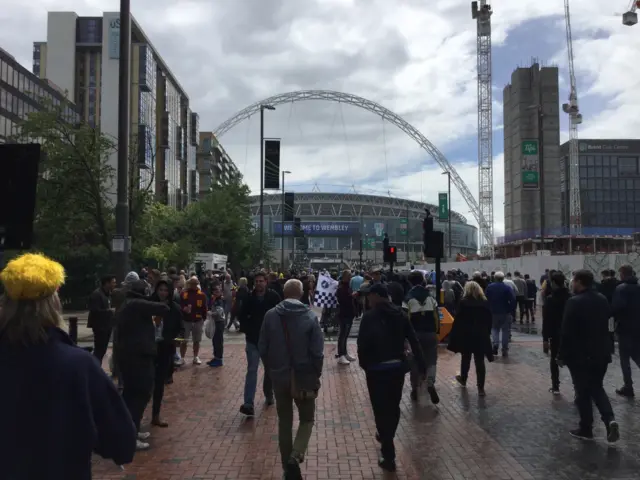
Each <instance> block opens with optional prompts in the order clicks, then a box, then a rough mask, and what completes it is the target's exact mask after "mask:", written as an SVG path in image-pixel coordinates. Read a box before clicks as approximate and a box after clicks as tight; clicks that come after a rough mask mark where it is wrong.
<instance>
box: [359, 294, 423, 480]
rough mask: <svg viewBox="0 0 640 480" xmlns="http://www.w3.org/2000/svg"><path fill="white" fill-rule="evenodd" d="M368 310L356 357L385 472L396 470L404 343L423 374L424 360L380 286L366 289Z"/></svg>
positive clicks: (412, 334)
mask: <svg viewBox="0 0 640 480" xmlns="http://www.w3.org/2000/svg"><path fill="white" fill-rule="evenodd" d="M367 294H368V297H367V298H368V301H369V305H370V307H371V308H370V309H369V310H367V311H366V312H365V314H364V316H363V317H362V321H361V323H360V331H359V332H358V358H359V361H360V366H361V367H362V369H363V370H364V371H365V373H366V377H367V388H368V390H369V398H370V399H371V407H372V408H373V415H374V417H375V422H376V429H377V430H378V433H377V434H376V439H377V440H378V441H379V442H380V445H381V453H382V457H381V458H380V460H379V462H378V463H379V465H380V467H381V468H383V469H384V470H387V471H390V472H393V471H395V470H396V450H395V445H394V443H393V439H394V437H395V434H396V430H397V428H398V422H399V421H400V401H401V400H402V388H403V386H404V377H405V374H406V373H407V372H408V371H409V362H408V359H407V355H406V352H405V340H409V343H410V345H411V350H412V352H413V355H414V361H415V362H416V363H417V365H418V368H419V369H420V372H421V373H422V375H423V376H424V375H425V374H426V365H425V362H424V357H423V355H422V351H421V349H420V345H419V343H418V339H417V337H416V332H415V331H414V330H413V327H412V326H411V323H409V320H408V318H407V316H406V315H405V314H404V313H403V312H402V309H401V308H400V307H398V306H396V305H393V304H392V303H391V302H390V301H389V292H388V290H387V288H386V287H385V286H384V285H382V284H379V283H378V284H374V285H371V286H370V287H368V288H367Z"/></svg>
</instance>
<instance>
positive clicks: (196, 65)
mask: <svg viewBox="0 0 640 480" xmlns="http://www.w3.org/2000/svg"><path fill="white" fill-rule="evenodd" d="M629 3H630V0H611V1H604V2H603V1H601V0H579V1H576V0H573V6H572V8H573V11H572V24H573V33H574V49H575V65H576V69H577V79H578V91H579V96H580V100H581V109H582V112H583V116H584V124H583V127H582V129H581V133H580V135H581V137H582V138H638V132H640V115H638V112H640V26H636V27H634V28H629V27H625V26H623V25H622V23H621V18H620V14H621V13H622V12H623V11H626V9H627V8H628V7H629ZM562 4H563V2H562V0H537V1H530V2H522V1H515V0H494V1H493V2H492V6H493V10H494V15H493V26H494V33H493V86H494V88H493V95H494V96H493V104H494V114H493V123H494V142H493V152H494V155H495V159H494V205H495V207H494V208H495V212H496V213H495V216H496V219H495V222H496V224H495V227H496V235H500V234H502V232H503V229H504V222H503V200H504V193H503V191H504V187H503V160H502V158H503V157H502V151H503V140H502V130H501V124H502V89H503V87H504V86H505V85H506V84H508V83H509V82H510V76H511V72H512V70H513V69H514V68H515V67H517V66H527V65H529V64H530V63H531V61H532V58H537V59H538V60H539V62H540V63H542V64H544V65H557V66H559V67H560V82H561V92H560V97H561V100H562V101H566V97H567V95H568V91H567V78H568V71H567V58H566V43H565V26H564V20H563V5H562ZM118 5H119V2H118V1H117V0H103V1H99V0H56V1H53V0H31V1H29V2H24V1H23V0H3V1H2V9H0V46H2V47H3V48H5V49H6V50H8V51H9V52H11V53H12V54H13V55H14V56H15V57H16V58H18V60H19V61H21V62H22V63H23V64H25V65H26V66H30V65H31V57H32V54H31V52H32V42H33V41H36V40H46V12H47V10H57V11H63V10H72V11H76V12H77V13H78V14H80V15H98V14H100V11H116V10H117V9H118ZM132 12H133V15H134V16H135V17H136V19H137V20H138V22H139V23H140V24H141V25H142V28H143V29H144V30H145V31H146V33H147V35H148V36H149V37H150V38H151V41H152V42H153V44H154V46H155V47H156V48H157V50H158V51H159V53H160V55H162V56H163V57H164V59H165V60H166V62H167V63H168V65H169V66H170V68H171V69H172V71H173V73H174V74H175V75H176V76H177V77H178V79H179V80H180V82H181V84H182V86H183V87H184V88H185V90H186V91H187V93H188V94H189V97H190V100H191V104H192V108H193V109H194V110H195V111H197V112H199V113H200V120H201V129H202V130H213V129H215V128H216V127H217V126H218V125H219V124H221V123H222V122H224V121H225V120H227V119H228V118H230V117H231V116H233V114H234V113H235V112H237V111H239V110H241V109H243V108H244V107H246V106H248V105H249V104H251V103H254V102H257V101H260V100H262V99H265V98H268V97H270V96H272V95H276V94H281V93H287V92H293V91H298V90H307V89H323V90H337V91H340V92H345V93H350V94H354V95H358V96H360V97H364V98H366V99H369V100H372V101H374V102H377V103H379V104H381V105H383V106H384V107H386V108H387V109H389V110H391V111H393V112H394V113H396V114H398V115H399V116H401V117H402V118H404V119H405V120H406V121H407V122H409V123H410V124H411V125H413V126H414V127H415V128H417V129H418V130H419V131H420V132H421V133H422V134H423V135H424V136H425V137H426V138H428V139H429V141H430V142H431V143H433V144H434V145H435V146H436V147H437V148H438V149H439V150H440V151H441V152H442V153H443V154H444V155H445V156H446V158H447V159H448V161H449V162H450V163H451V164H453V165H454V168H455V169H456V170H457V172H458V174H459V175H460V176H461V177H462V179H463V180H464V182H465V183H466V185H467V186H468V188H469V189H470V191H471V192H472V193H473V195H474V197H476V198H477V195H478V180H477V168H476V166H475V165H476V162H477V139H476V133H477V113H476V108H477V100H476V95H477V91H476V78H475V73H476V34H475V22H474V21H472V19H471V11H470V1H469V0H430V1H425V0H393V1H389V0H217V1H211V0H173V1H169V0H132ZM561 118H562V121H561V133H562V138H563V140H564V139H566V137H567V136H568V132H567V122H566V119H565V118H563V117H561ZM265 136H267V137H277V138H281V139H282V144H283V151H282V161H283V168H284V169H287V170H290V171H291V172H292V173H291V175H289V176H288V178H287V183H288V184H289V185H291V189H292V190H294V191H308V190H310V189H311V188H312V187H313V186H314V185H315V184H317V186H318V188H319V189H320V190H321V191H353V190H355V191H357V192H361V193H372V194H383V195H388V194H391V195H394V196H399V197H404V198H411V199H415V200H422V201H426V202H434V203H435V202H436V200H437V193H438V192H439V191H446V177H444V176H442V175H441V174H440V173H441V171H442V169H441V168H440V167H439V166H438V165H437V163H436V162H435V160H434V159H433V158H431V157H430V155H429V154H428V153H427V152H426V151H425V150H423V149H422V148H421V147H420V146H419V145H418V144H417V143H416V142H415V141H414V140H412V139H411V138H409V137H408V136H407V135H406V134H405V133H404V132H403V131H401V130H400V129H399V128H398V127H397V126H396V125H394V124H393V123H392V122H391V121H389V120H383V119H382V118H381V117H379V116H377V115H376V114H374V113H371V112H369V111H366V110H364V109H361V108H358V107H355V106H353V105H350V104H347V103H335V102H320V101H307V102H295V103H292V102H289V103H285V104H282V105H279V106H278V108H277V110H276V111H274V112H266V119H265ZM221 141H222V143H223V145H224V146H225V148H226V149H227V151H228V152H229V154H230V155H231V156H232V158H233V160H234V161H235V162H236V164H237V165H238V167H239V168H240V170H241V171H242V173H243V174H244V175H245V179H246V180H247V182H248V183H249V185H250V186H251V187H252V189H254V190H256V188H257V186H258V182H259V174H258V172H259V170H258V169H259V150H258V147H259V120H258V116H254V117H252V118H250V119H249V120H246V121H244V122H241V123H239V124H238V125H237V126H235V127H234V128H233V129H231V130H230V131H229V132H228V133H226V134H225V135H224V136H222V137H221ZM452 197H453V198H452V206H453V208H454V209H455V210H457V211H458V212H460V213H462V214H463V215H465V216H466V217H467V218H469V220H470V221H471V222H473V223H475V220H473V218H472V215H470V212H469V206H468V205H467V203H466V201H465V199H464V198H463V197H462V195H461V194H460V193H459V192H458V191H455V189H454V192H453V194H452Z"/></svg>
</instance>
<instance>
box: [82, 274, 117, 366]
mask: <svg viewBox="0 0 640 480" xmlns="http://www.w3.org/2000/svg"><path fill="white" fill-rule="evenodd" d="M115 288H116V277H115V276H114V275H105V276H104V277H102V278H101V279H100V288H97V289H95V290H94V291H93V293H92V294H91V295H90V296H89V318H88V319H87V327H89V328H90V329H92V330H93V355H94V356H95V357H96V358H97V359H98V362H100V364H101V365H102V359H103V358H104V355H105V353H107V348H108V347H109V340H110V339H111V331H112V329H113V314H114V312H115V309H114V308H112V307H111V292H113V290H114V289H115Z"/></svg>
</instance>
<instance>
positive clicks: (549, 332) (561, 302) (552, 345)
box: [542, 272, 571, 395]
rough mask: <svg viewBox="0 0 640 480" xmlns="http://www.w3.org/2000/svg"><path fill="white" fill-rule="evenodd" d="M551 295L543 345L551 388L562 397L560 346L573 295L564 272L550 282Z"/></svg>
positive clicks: (544, 320) (544, 315) (544, 316)
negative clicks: (566, 312)
mask: <svg viewBox="0 0 640 480" xmlns="http://www.w3.org/2000/svg"><path fill="white" fill-rule="evenodd" d="M549 282H550V284H551V291H552V293H551V295H550V296H549V297H548V298H547V301H546V302H545V304H544V305H543V307H542V342H543V343H542V345H543V347H542V348H543V351H544V353H545V354H548V355H549V368H550V370H551V388H550V389H549V391H550V392H551V393H553V394H554V395H560V369H559V367H558V362H557V359H558V347H559V346H560V332H561V331H562V318H563V316H564V310H565V306H566V304H567V300H569V297H570V296H571V294H570V293H569V289H568V288H567V286H566V279H565V277H564V274H563V273H562V272H555V273H554V274H553V275H552V276H551V278H550V280H549Z"/></svg>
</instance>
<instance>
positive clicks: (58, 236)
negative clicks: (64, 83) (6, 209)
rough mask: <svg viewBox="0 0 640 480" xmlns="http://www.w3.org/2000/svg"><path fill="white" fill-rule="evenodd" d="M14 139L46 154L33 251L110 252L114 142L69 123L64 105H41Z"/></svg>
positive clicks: (19, 129) (39, 186) (90, 127)
mask: <svg viewBox="0 0 640 480" xmlns="http://www.w3.org/2000/svg"><path fill="white" fill-rule="evenodd" d="M41 103H42V105H43V109H42V110H40V111H37V112H33V113H30V114H29V115H28V116H27V118H26V119H25V120H23V121H22V122H21V123H20V124H19V125H18V128H17V132H16V137H15V139H14V140H16V141H20V142H29V141H35V142H38V143H40V144H41V145H42V148H43V151H44V153H45V154H46V155H45V160H44V162H43V163H42V164H41V166H40V178H39V180H38V189H37V200H36V219H35V224H34V230H35V241H36V245H37V246H38V248H41V249H44V250H45V251H48V252H51V253H52V254H53V252H55V253H66V252H69V251H74V250H76V249H78V248H82V247H84V246H86V245H100V246H102V247H103V249H104V252H105V253H108V252H109V251H110V248H111V230H112V228H113V227H112V226H113V207H112V206H111V203H110V201H109V198H108V193H107V192H108V191H109V190H110V188H112V187H113V176H114V169H113V168H112V167H111V166H110V165H109V162H108V158H109V155H111V154H112V153H113V152H115V144H114V142H113V141H112V140H111V139H110V138H108V137H106V136H105V135H102V134H101V133H100V132H99V131H98V130H97V129H96V128H94V127H92V126H90V125H87V124H85V123H80V124H73V123H70V120H71V119H70V118H68V116H67V113H66V112H68V107H69V102H67V101H63V102H60V103H59V104H54V103H52V102H51V101H48V100H44V99H43V100H41Z"/></svg>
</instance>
